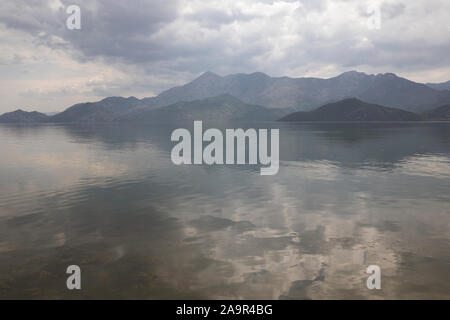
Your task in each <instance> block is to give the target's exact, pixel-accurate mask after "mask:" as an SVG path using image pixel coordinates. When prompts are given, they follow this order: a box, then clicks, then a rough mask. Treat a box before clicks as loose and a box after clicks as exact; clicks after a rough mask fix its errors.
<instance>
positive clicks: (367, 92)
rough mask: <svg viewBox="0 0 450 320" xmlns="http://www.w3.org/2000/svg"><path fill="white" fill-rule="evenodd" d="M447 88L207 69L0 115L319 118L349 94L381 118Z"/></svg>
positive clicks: (428, 102)
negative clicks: (176, 79)
mask: <svg viewBox="0 0 450 320" xmlns="http://www.w3.org/2000/svg"><path fill="white" fill-rule="evenodd" d="M449 83H450V82H449ZM445 86H446V83H443V84H427V85H425V84H421V83H416V82H413V81H410V80H408V79H405V78H401V77H398V76H396V75H395V74H392V73H385V74H377V75H373V74H372V75H368V74H365V73H362V72H357V71H349V72H345V73H343V74H341V75H339V76H337V77H333V78H329V79H320V78H289V77H270V76H268V75H266V74H264V73H261V72H257V73H252V74H232V75H228V76H223V77H222V76H219V75H217V74H214V73H212V72H205V73H204V74H202V75H201V76H200V77H198V78H196V79H195V80H193V81H191V82H189V83H187V84H185V85H183V86H178V87H174V88H171V89H169V90H166V91H163V92H162V93H160V94H159V95H157V96H155V97H151V98H143V99H137V98H135V97H129V98H123V97H108V98H105V99H103V100H100V101H97V102H87V103H80V104H76V105H74V106H71V107H69V108H67V109H66V110H65V111H63V112H61V113H58V114H56V115H53V116H47V115H45V114H42V113H38V112H32V113H27V112H24V111H21V110H17V111H15V112H12V113H11V112H10V113H6V114H4V115H2V116H0V122H26V123H30V122H54V123H64V122H93V123H96V122H113V121H146V122H148V121H178V120H189V119H196V120H202V119H205V120H220V121H222V120H233V121H234V120H243V121H248V120H254V121H262V120H263V121H265V120H277V119H279V118H280V117H282V116H285V115H287V114H289V113H291V112H296V111H300V112H303V113H297V115H296V117H297V116H298V117H313V115H314V117H315V116H318V115H319V114H321V112H322V111H323V110H324V109H320V110H316V111H315V113H312V114H307V113H305V112H307V111H311V110H314V109H316V108H318V107H321V106H323V105H327V104H330V103H334V102H336V101H346V102H345V103H346V106H347V107H346V108H351V106H352V101H351V100H347V99H348V98H355V99H358V100H359V101H361V102H364V103H367V104H370V105H375V106H377V112H375V109H374V107H373V106H372V107H369V106H365V108H366V109H364V108H362V109H361V108H359V109H358V110H359V111H358V112H359V115H358V117H368V118H371V117H372V116H373V117H377V118H378V117H380V116H381V114H382V113H383V112H384V114H385V116H387V115H388V114H389V115H392V116H394V117H398V116H399V115H400V113H398V112H397V113H388V112H387V109H386V110H385V109H380V108H378V107H384V108H396V109H400V111H401V110H403V111H408V112H414V113H417V114H419V113H420V114H423V115H421V118H424V117H429V116H430V115H429V114H430V110H435V109H436V108H439V107H443V106H446V105H450V91H449V90H447V89H446V87H445ZM353 103H355V101H353ZM340 105H343V104H342V103H341V104H340ZM325 109H326V110H328V109H329V107H327V108H325ZM369 109H373V110H372V111H373V112H369ZM444 109H445V108H444ZM346 110H347V109H346ZM362 110H364V112H363V111H362ZM382 111H383V112H382ZM364 114H366V116H364ZM438 114H445V112H443V111H441V112H440V113H439V112H438V113H434V115H433V117H436V116H438ZM403 115H405V114H403ZM353 116H355V114H353V115H352V117H353ZM369 116H370V117H369ZM339 118H342V117H341V116H340V117H339ZM438 118H439V119H440V117H438ZM336 121H338V120H336ZM393 121H395V120H393Z"/></svg>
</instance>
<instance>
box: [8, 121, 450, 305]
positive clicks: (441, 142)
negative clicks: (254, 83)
mask: <svg viewBox="0 0 450 320" xmlns="http://www.w3.org/2000/svg"><path fill="white" fill-rule="evenodd" d="M190 125H192V124H190ZM268 125H269V126H272V127H274V128H279V129H280V161H281V162H280V170H279V173H278V174H277V175H275V176H261V175H260V173H259V168H258V167H257V166H242V165H241V166H207V165H198V166H192V165H191V166H175V165H174V164H172V162H171V159H170V151H171V148H172V146H173V145H174V143H171V142H170V134H171V132H172V129H173V128H172V127H169V126H155V125H134V124H133V125H123V124H109V125H95V126H89V125H67V126H57V125H40V126H31V127H30V126H29V127H25V126H7V125H2V126H0V141H1V142H2V149H1V156H0V298H2V299H5V298H27V299H29V298H31V299H36V298H44V299H55V298H130V299H131V298H148V299H180V298H188V299H189V298H205V299H230V298H233V299H234V298H242V299H349V298H357V299H360V298H362V299H366V298H367V299H393V298H399V299H416V298H426V299H428V298H430V299H450V210H449V209H450V192H449V191H450V125H449V124H448V123H407V124H405V123H391V124H375V123H373V124H367V123H365V124H349V123H347V124H345V123H342V124H282V123H274V124H267V123H266V124H262V125H261V126H262V127H266V128H267V126H268ZM254 126H255V124H249V125H247V126H246V127H254ZM226 127H227V128H239V127H242V124H228V125H226ZM71 264H76V265H79V266H80V267H81V270H82V290H80V291H69V290H67V289H66V279H67V276H68V275H67V274H66V273H65V271H66V268H67V266H69V265H71ZM372 264H375V265H379V266H380V267H381V272H382V280H381V286H382V289H381V290H368V289H367V287H366V279H367V277H368V275H367V274H366V273H365V270H366V268H367V267H368V266H369V265H372Z"/></svg>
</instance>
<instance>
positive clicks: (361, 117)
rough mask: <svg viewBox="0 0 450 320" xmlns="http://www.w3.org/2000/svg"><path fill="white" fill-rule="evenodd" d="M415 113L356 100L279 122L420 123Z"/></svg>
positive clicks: (325, 106)
mask: <svg viewBox="0 0 450 320" xmlns="http://www.w3.org/2000/svg"><path fill="white" fill-rule="evenodd" d="M420 120H422V117H421V116H420V115H418V114H416V113H413V112H409V111H404V110H400V109H395V108H389V107H383V106H380V105H376V104H372V103H367V102H364V101H361V100H359V99H356V98H350V99H344V100H341V101H338V102H334V103H328V104H326V105H323V106H321V107H319V108H317V109H315V110H313V111H298V112H294V113H291V114H289V115H287V116H285V117H283V118H281V119H280V121H286V122H300V121H420Z"/></svg>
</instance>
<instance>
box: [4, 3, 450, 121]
mask: <svg viewBox="0 0 450 320" xmlns="http://www.w3.org/2000/svg"><path fill="white" fill-rule="evenodd" d="M72 4H76V5H78V6H79V7H80V9H81V29H80V30H69V29H68V28H67V27H66V20H67V18H68V17H69V14H67V13H66V9H67V7H68V6H69V5H72ZM374 8H380V11H379V12H380V14H381V20H380V22H381V24H380V28H379V29H378V28H374V27H373V26H376V23H375V24H374V21H375V22H376V21H377V20H376V17H377V16H376V10H375V11H374V10H373V9H374ZM371 26H372V27H371ZM449 35H450V1H448V0H384V1H383V0H374V1H364V0H363V1H361V0H299V1H293V0H290V1H288V0H285V1H272V0H158V1H156V0H147V1H145V0H134V1H124V0H117V1H116V0H85V1H78V0H2V1H1V2H0V48H1V50H0V94H1V96H2V99H1V101H0V112H1V113H2V112H6V111H12V110H14V109H17V108H22V109H24V110H40V111H44V112H51V111H60V110H62V109H65V108H66V107H68V106H70V105H72V104H74V103H77V102H84V101H96V100H99V99H101V98H103V97H105V96H111V95H121V96H131V95H133V96H137V97H146V96H153V95H155V94H157V93H159V92H160V91H162V90H164V89H167V88H169V87H172V86H175V85H179V84H183V83H185V82H187V81H190V80H192V79H193V78H195V77H196V76H198V75H200V74H201V73H202V72H204V71H207V70H209V71H213V72H216V73H218V74H221V75H226V74H230V73H238V72H244V73H250V72H254V71H262V72H265V73H267V74H269V75H271V76H281V75H287V76H291V77H303V76H316V77H332V76H335V75H338V74H339V73H341V72H344V71H348V70H358V71H363V72H366V73H380V72H394V73H396V74H398V75H400V76H403V77H407V78H409V79H411V80H414V81H418V82H443V81H447V80H450V54H449V53H450V36H449Z"/></svg>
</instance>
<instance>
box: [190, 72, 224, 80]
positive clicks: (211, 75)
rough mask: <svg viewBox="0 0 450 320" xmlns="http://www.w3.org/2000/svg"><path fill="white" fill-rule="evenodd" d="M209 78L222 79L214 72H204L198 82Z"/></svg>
mask: <svg viewBox="0 0 450 320" xmlns="http://www.w3.org/2000/svg"><path fill="white" fill-rule="evenodd" d="M208 78H221V76H219V75H218V74H216V73H214V72H212V71H206V72H203V73H202V74H201V75H200V76H199V77H198V78H197V79H196V80H199V79H208ZM194 81H195V80H194Z"/></svg>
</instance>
